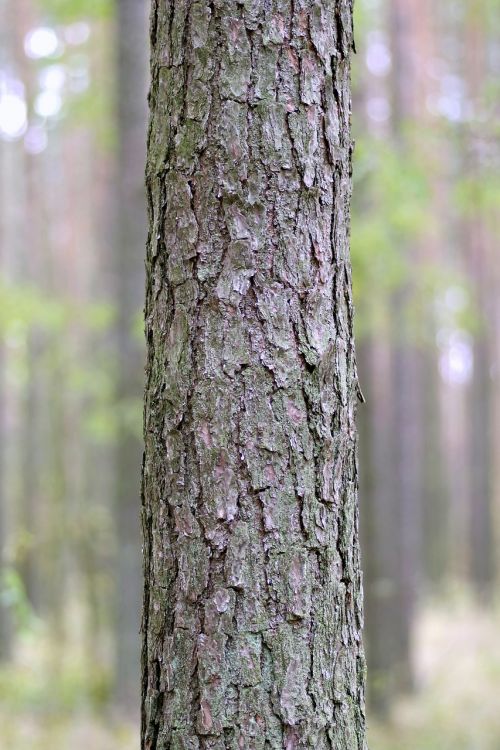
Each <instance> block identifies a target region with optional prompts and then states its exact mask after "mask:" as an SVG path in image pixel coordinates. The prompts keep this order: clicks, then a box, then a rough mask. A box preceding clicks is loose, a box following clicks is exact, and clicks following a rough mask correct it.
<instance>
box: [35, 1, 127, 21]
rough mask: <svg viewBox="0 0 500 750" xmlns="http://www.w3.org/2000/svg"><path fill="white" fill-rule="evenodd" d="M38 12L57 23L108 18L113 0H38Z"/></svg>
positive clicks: (112, 8)
mask: <svg viewBox="0 0 500 750" xmlns="http://www.w3.org/2000/svg"><path fill="white" fill-rule="evenodd" d="M38 7H39V9H40V12H42V13H44V14H45V15H46V16H48V17H49V18H51V19H52V20H54V21H57V22H59V23H71V22H72V21H81V20H82V19H95V20H98V19H103V18H109V17H110V16H112V14H113V12H114V7H115V3H114V2H113V0H38Z"/></svg>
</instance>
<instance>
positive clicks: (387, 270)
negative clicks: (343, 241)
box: [351, 137, 430, 335]
mask: <svg viewBox="0 0 500 750" xmlns="http://www.w3.org/2000/svg"><path fill="white" fill-rule="evenodd" d="M429 205H430V189H429V185H428V177H427V174H426V172H425V170H424V167H423V166H422V165H421V164H420V163H419V161H418V159H417V155H416V154H412V153H411V152H410V151H406V152H405V153H404V154H403V155H401V154H400V152H399V151H398V150H397V149H394V147H392V146H391V145H390V144H387V143H385V142H383V141H382V140H381V139H378V138H368V137H365V138H361V139H359V141H358V143H357V145H356V150H355V159H354V198H353V207H352V233H351V257H352V265H353V287H354V299H355V303H356V310H357V326H358V335H363V334H365V333H368V332H369V331H370V330H372V329H373V327H374V326H377V325H380V323H381V320H382V319H383V318H384V316H385V315H386V314H387V303H388V299H389V297H390V295H391V294H392V293H394V292H395V291H396V290H397V289H399V288H401V287H402V286H403V285H404V284H405V283H407V282H408V280H409V278H410V275H411V272H412V265H411V264H412V249H413V248H414V245H415V243H416V242H417V241H418V239H419V238H420V237H421V236H422V233H423V231H424V230H426V229H428V224H429V220H428V209H429Z"/></svg>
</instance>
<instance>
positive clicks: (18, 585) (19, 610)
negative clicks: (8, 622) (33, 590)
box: [0, 567, 37, 634]
mask: <svg viewBox="0 0 500 750" xmlns="http://www.w3.org/2000/svg"><path fill="white" fill-rule="evenodd" d="M0 601H1V602H2V605H3V606H4V607H5V608H6V609H7V610H9V611H10V613H11V616H12V619H13V621H14V625H15V628H16V631H17V632H18V633H20V634H22V633H24V632H26V631H31V630H33V628H34V627H35V626H36V624H37V618H36V617H35V614H34V613H33V610H32V608H31V606H30V603H29V601H28V597H27V596H26V591H25V588H24V584H23V580H22V578H21V576H20V575H19V573H18V572H17V570H15V569H14V568H11V567H6V568H4V569H3V571H2V576H1V579H0Z"/></svg>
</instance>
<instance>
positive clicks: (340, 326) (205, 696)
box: [142, 0, 365, 750]
mask: <svg viewBox="0 0 500 750" xmlns="http://www.w3.org/2000/svg"><path fill="white" fill-rule="evenodd" d="M151 40H152V60H151V74H152V83H151V93H150V106H151V120H150V131H149V144H148V165H147V189H148V198H149V214H150V234H149V241H148V250H147V263H146V269H147V300H146V336H147V344H148V359H147V385H146V398H145V458H144V470H143V532H144V566H145V592H144V615H143V633H144V640H143V701H142V748H143V750H160V749H166V748H169V749H172V750H173V749H174V748H175V749H177V750H180V748H183V749H187V748H190V749H191V748H193V749H194V748H213V749H218V750H222V749H223V748H235V749H236V748H237V749H238V750H243V749H244V748H249V749H250V748H251V749H252V750H256V749H257V748H288V749H289V750H292V749H294V748H318V749H319V750H321V749H323V748H324V749H326V748H335V749H336V750H354V749H355V748H356V749H361V748H364V747H365V741H364V671H365V670H364V657H363V650H362V645H361V627H362V604H361V580H360V567H359V549H358V509H357V481H358V480H357V461H356V429H355V423H354V418H355V396H356V387H357V381H356V366H355V358H354V345H353V337H352V302H351V271H350V263H349V239H348V237H349V200H350V190H351V151H352V146H351V139H350V123H349V119H350V83H349V68H350V52H351V48H352V9H351V3H350V2H349V0H336V1H335V2H313V1H312V0H296V1H295V2H289V1H287V0H274V2H269V3H267V2H257V1H256V0H254V1H252V0H246V1H245V2H238V3H235V2H230V1H229V0H216V1H215V2H207V1H206V0H199V1H194V2H187V0H186V1H184V0H177V2H175V3H174V2H169V1H168V0H155V1H154V2H153V6H152V17H151Z"/></svg>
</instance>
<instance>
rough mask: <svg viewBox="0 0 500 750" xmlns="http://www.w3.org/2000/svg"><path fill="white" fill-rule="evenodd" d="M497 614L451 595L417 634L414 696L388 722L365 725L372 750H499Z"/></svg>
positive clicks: (426, 616)
mask: <svg viewBox="0 0 500 750" xmlns="http://www.w3.org/2000/svg"><path fill="white" fill-rule="evenodd" d="M499 632H500V613H499V612H498V611H497V612H491V611H486V610H481V609H479V608H477V607H473V606H472V605H471V603H470V601H468V600H466V599H464V598H463V596H462V597H457V598H455V599H454V600H453V601H451V602H450V603H448V605H447V606H446V607H444V606H443V605H440V606H439V607H430V608H428V609H427V610H426V611H425V612H423V613H422V615H421V617H420V618H419V622H418V626H417V628H416V638H415V654H414V663H415V671H416V682H417V686H416V690H415V693H414V694H413V695H410V696H406V697H404V698H401V699H400V700H398V701H397V702H396V703H395V705H394V708H393V711H392V715H391V719H390V721H388V722H386V723H384V724H378V723H377V722H376V721H370V720H369V722H368V723H369V737H368V740H369V748H370V750H500V638H499V636H498V634H499Z"/></svg>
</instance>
